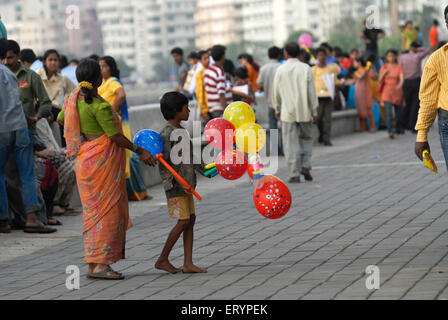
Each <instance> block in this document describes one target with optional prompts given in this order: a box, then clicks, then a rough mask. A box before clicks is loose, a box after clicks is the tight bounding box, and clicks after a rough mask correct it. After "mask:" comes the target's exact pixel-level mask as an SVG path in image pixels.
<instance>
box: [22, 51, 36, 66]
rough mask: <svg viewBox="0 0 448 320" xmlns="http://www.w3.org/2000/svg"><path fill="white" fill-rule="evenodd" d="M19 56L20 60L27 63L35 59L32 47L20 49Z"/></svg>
mask: <svg viewBox="0 0 448 320" xmlns="http://www.w3.org/2000/svg"><path fill="white" fill-rule="evenodd" d="M20 57H21V58H20V60H22V62H28V63H33V62H34V61H36V59H37V57H36V54H35V53H34V51H33V50H32V49H22V51H20Z"/></svg>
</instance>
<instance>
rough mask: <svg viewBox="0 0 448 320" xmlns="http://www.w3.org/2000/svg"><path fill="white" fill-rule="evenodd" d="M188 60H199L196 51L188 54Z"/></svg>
mask: <svg viewBox="0 0 448 320" xmlns="http://www.w3.org/2000/svg"><path fill="white" fill-rule="evenodd" d="M187 58H188V59H194V60H199V59H200V57H199V54H198V53H197V52H196V51H192V52H190V54H189V55H188V57H187Z"/></svg>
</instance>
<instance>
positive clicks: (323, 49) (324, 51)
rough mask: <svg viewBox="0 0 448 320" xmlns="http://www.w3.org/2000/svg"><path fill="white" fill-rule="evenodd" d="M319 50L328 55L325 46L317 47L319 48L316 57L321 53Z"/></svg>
mask: <svg viewBox="0 0 448 320" xmlns="http://www.w3.org/2000/svg"><path fill="white" fill-rule="evenodd" d="M319 52H323V53H324V54H325V55H327V50H325V48H323V47H319V48H317V50H316V57H317V55H318V54H319Z"/></svg>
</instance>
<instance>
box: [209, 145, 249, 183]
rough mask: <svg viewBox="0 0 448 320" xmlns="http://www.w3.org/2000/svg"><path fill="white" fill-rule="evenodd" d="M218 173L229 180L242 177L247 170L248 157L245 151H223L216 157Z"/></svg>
mask: <svg viewBox="0 0 448 320" xmlns="http://www.w3.org/2000/svg"><path fill="white" fill-rule="evenodd" d="M215 163H216V169H217V170H218V173H219V174H220V175H221V177H223V178H224V179H227V180H236V179H239V178H241V177H242V176H243V175H244V173H245V172H246V170H247V159H246V156H245V155H244V153H243V152H241V151H240V150H236V149H233V148H232V149H227V150H224V151H222V152H221V153H220V154H219V155H218V157H217V158H216V161H215Z"/></svg>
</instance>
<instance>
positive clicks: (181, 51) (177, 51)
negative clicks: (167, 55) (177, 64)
mask: <svg viewBox="0 0 448 320" xmlns="http://www.w3.org/2000/svg"><path fill="white" fill-rule="evenodd" d="M171 54H178V55H181V56H183V55H184V50H182V49H181V48H179V47H176V48H173V49H172V50H171Z"/></svg>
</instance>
